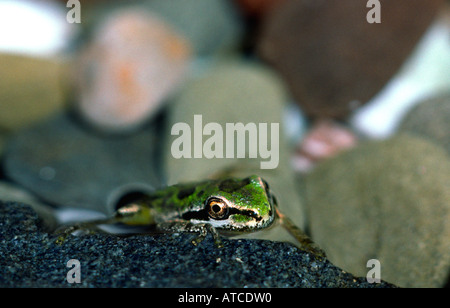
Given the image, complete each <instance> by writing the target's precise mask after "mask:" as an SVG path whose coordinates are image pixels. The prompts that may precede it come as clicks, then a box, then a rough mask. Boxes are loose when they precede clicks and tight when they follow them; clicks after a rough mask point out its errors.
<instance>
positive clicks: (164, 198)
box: [118, 176, 275, 232]
mask: <svg viewBox="0 0 450 308" xmlns="http://www.w3.org/2000/svg"><path fill="white" fill-rule="evenodd" d="M133 207H134V208H137V209H139V211H135V210H133ZM118 214H119V216H122V219H121V222H124V223H125V224H130V225H146V224H155V225H156V226H157V227H158V226H160V229H162V230H163V231H164V229H165V227H161V226H167V225H168V224H167V222H189V223H191V224H194V225H195V224H209V225H211V226H212V227H214V228H215V229H217V230H219V231H230V232H234V231H236V232H248V231H257V230H260V229H263V228H266V227H268V226H270V225H271V224H272V222H273V220H274V215H275V210H274V197H273V196H272V195H271V193H270V191H269V187H268V185H267V183H266V182H265V181H264V180H263V179H262V178H261V177H258V176H250V177H247V178H244V179H236V178H227V179H221V180H207V181H203V182H197V183H190V184H178V185H173V186H169V187H167V188H165V189H162V190H159V191H156V192H154V193H152V194H151V195H148V196H146V197H144V198H142V199H141V200H139V201H137V202H135V203H133V204H129V205H126V206H124V207H123V208H119V209H118ZM127 218H128V220H127ZM170 228H171V231H174V227H173V226H171V227H170ZM175 231H176V229H175Z"/></svg>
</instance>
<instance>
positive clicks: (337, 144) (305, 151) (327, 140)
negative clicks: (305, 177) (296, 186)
mask: <svg viewBox="0 0 450 308" xmlns="http://www.w3.org/2000/svg"><path fill="white" fill-rule="evenodd" d="M357 142H358V138H357V137H356V135H355V134H354V133H353V132H352V131H351V130H350V129H348V128H347V127H345V126H344V125H342V124H340V123H337V122H334V121H331V120H319V121H317V122H315V123H313V125H312V127H311V129H310V131H309V132H308V133H307V134H306V135H305V136H304V138H303V140H302V142H301V143H300V145H299V146H297V148H296V152H295V154H294V155H293V159H292V165H293V167H294V168H295V170H296V171H299V172H303V173H306V172H309V171H311V170H312V169H313V168H314V166H315V165H316V164H317V163H320V162H321V161H324V160H327V159H329V158H331V157H333V156H336V155H337V154H338V153H340V152H342V151H345V150H348V149H350V148H353V147H354V146H356V144H357Z"/></svg>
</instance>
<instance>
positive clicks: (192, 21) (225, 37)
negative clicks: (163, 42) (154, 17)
mask: <svg viewBox="0 0 450 308" xmlns="http://www.w3.org/2000/svg"><path fill="white" fill-rule="evenodd" d="M143 5H144V6H146V7H147V8H148V9H150V10H151V11H152V12H155V13H157V14H158V15H159V16H161V17H162V18H164V20H166V21H167V22H168V23H170V24H172V25H173V26H174V27H175V28H176V29H177V30H178V31H179V32H180V33H182V34H183V35H184V36H185V38H186V39H187V40H188V41H190V42H191V45H192V46H193V50H194V53H195V54H196V55H200V56H207V55H212V54H216V53H221V52H228V51H233V50H235V49H236V47H237V46H239V44H240V39H241V36H242V32H243V27H242V21H241V20H240V18H239V15H238V13H237V10H236V8H235V7H234V6H233V4H232V2H231V1H229V0H147V1H144V4H143Z"/></svg>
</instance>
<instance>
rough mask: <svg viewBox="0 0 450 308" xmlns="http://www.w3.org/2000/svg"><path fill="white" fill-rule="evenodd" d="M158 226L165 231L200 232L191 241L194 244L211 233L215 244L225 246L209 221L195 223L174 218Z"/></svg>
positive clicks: (220, 246) (219, 246)
mask: <svg viewBox="0 0 450 308" xmlns="http://www.w3.org/2000/svg"><path fill="white" fill-rule="evenodd" d="M157 228H158V229H159V230H161V231H163V232H190V233H198V234H199V235H198V237H196V238H195V239H193V240H192V241H191V243H192V244H193V245H194V246H197V245H198V244H200V243H201V242H202V241H203V240H204V239H205V238H206V236H207V235H208V233H210V234H211V235H212V237H213V240H214V244H215V245H216V247H218V248H222V247H223V243H222V241H221V239H220V235H219V233H218V232H217V230H216V228H214V227H213V226H212V225H210V224H207V223H198V224H194V223H192V222H190V221H186V220H174V221H168V222H164V223H161V224H158V226H157Z"/></svg>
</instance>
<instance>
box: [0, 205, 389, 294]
mask: <svg viewBox="0 0 450 308" xmlns="http://www.w3.org/2000/svg"><path fill="white" fill-rule="evenodd" d="M42 226H43V224H42V221H40V219H39V218H38V216H37V215H36V213H35V212H33V210H32V209H31V208H30V207H29V206H26V205H23V204H20V203H11V202H9V203H4V202H0V255H2V256H3V257H2V258H0V287H356V288H362V287H393V286H392V285H390V284H387V283H384V282H382V283H380V284H372V285H371V284H369V283H367V281H366V279H364V278H355V277H354V276H352V275H350V274H348V273H345V272H344V271H342V270H341V269H339V268H337V267H335V266H333V265H332V264H331V263H330V262H329V261H327V260H324V259H317V258H315V257H314V256H312V255H310V254H308V253H305V252H303V251H301V250H299V249H297V248H296V247H295V246H292V245H290V244H287V243H280V242H271V241H263V240H229V239H223V241H224V244H225V247H224V248H222V249H218V248H216V247H215V246H214V244H213V241H212V240H211V239H210V237H208V238H207V239H206V240H205V241H204V242H202V243H201V244H200V245H199V246H197V247H195V246H193V245H192V244H190V239H192V237H194V236H195V235H193V234H172V235H167V234H165V235H164V234H162V235H158V236H142V235H141V236H137V235H135V236H129V237H118V236H114V235H105V234H94V235H83V236H76V237H75V236H70V237H68V238H67V240H66V242H65V243H64V244H63V245H62V246H58V245H56V244H55V242H54V240H55V238H54V237H53V236H52V235H49V234H48V233H45V232H43V229H42ZM71 259H77V260H79V261H80V265H81V268H80V269H81V283H80V284H69V283H68V282H67V281H66V277H67V273H68V271H69V270H70V268H68V267H67V262H68V261H69V260H71Z"/></svg>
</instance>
